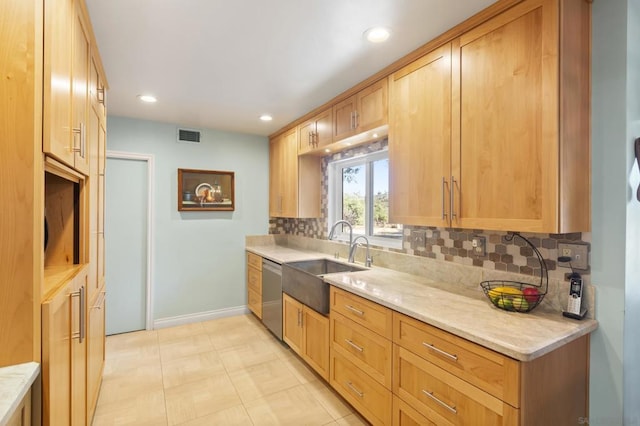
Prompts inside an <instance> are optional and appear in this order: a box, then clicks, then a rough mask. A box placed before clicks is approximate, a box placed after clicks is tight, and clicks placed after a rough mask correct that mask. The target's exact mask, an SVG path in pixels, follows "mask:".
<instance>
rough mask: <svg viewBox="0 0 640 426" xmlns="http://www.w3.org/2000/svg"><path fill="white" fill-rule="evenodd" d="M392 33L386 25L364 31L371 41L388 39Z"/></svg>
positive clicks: (379, 41) (380, 41)
mask: <svg viewBox="0 0 640 426" xmlns="http://www.w3.org/2000/svg"><path fill="white" fill-rule="evenodd" d="M389 35H391V33H390V32H389V30H388V29H387V28H385V27H373V28H369V29H368V30H367V31H365V32H364V36H365V38H366V39H367V40H369V41H370V42H371V43H382V42H383V41H387V39H388V38H389Z"/></svg>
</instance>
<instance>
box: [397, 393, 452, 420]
mask: <svg viewBox="0 0 640 426" xmlns="http://www.w3.org/2000/svg"><path fill="white" fill-rule="evenodd" d="M441 424H446V422H445V420H444V419H441V421H440V422H438V423H434V422H432V421H431V420H429V419H428V418H426V417H425V416H423V415H422V414H420V413H419V412H418V410H416V409H415V408H413V407H412V406H410V405H409V404H407V403H406V402H404V401H403V400H401V399H400V398H398V397H397V396H395V395H394V396H393V425H394V426H438V425H441Z"/></svg>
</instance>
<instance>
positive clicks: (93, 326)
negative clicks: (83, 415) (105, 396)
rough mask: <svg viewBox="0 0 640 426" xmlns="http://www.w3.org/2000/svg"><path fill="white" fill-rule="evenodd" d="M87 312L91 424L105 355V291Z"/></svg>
mask: <svg viewBox="0 0 640 426" xmlns="http://www.w3.org/2000/svg"><path fill="white" fill-rule="evenodd" d="M95 299H96V300H95V301H94V302H92V303H91V304H90V305H89V311H88V313H87V322H88V324H87V424H91V421H92V419H93V414H94V413H95V409H96V405H97V403H98V395H99V393H100V384H101V383H102V371H103V369H104V357H105V300H106V298H105V292H104V290H103V291H101V292H100V293H99V294H98V295H97V297H96V298H95Z"/></svg>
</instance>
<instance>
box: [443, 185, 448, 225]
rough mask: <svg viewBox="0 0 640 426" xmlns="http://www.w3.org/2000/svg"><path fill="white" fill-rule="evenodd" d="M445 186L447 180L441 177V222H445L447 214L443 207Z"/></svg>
mask: <svg viewBox="0 0 640 426" xmlns="http://www.w3.org/2000/svg"><path fill="white" fill-rule="evenodd" d="M446 185H447V179H446V178H445V177H444V176H442V220H445V219H446V218H447V213H446V212H445V207H444V204H445V203H444V198H445V197H444V191H445V189H444V188H445V186H446Z"/></svg>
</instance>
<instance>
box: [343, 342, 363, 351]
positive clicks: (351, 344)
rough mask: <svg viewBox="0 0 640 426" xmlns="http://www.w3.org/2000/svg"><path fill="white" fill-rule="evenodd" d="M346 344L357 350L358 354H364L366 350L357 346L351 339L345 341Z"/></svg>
mask: <svg viewBox="0 0 640 426" xmlns="http://www.w3.org/2000/svg"><path fill="white" fill-rule="evenodd" d="M344 341H345V342H347V343H348V344H349V345H350V346H351V347H352V348H355V349H356V350H357V351H358V352H364V348H362V347H360V346H358V345H356V344H355V343H353V342H352V341H351V340H349V339H344Z"/></svg>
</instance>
